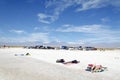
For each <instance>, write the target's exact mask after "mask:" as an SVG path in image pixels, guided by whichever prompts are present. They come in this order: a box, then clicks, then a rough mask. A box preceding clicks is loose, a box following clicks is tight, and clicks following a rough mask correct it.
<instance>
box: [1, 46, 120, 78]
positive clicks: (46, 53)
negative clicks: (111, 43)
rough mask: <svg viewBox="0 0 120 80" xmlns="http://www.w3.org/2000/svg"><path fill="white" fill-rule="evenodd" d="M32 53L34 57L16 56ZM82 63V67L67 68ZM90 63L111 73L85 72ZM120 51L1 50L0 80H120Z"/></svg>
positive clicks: (78, 65) (79, 65) (80, 65)
mask: <svg viewBox="0 0 120 80" xmlns="http://www.w3.org/2000/svg"><path fill="white" fill-rule="evenodd" d="M26 53H30V54H31V56H14V55H15V54H26ZM61 58H63V59H65V61H71V60H75V59H76V60H79V61H80V63H79V64H72V65H64V64H60V63H56V60H57V59H61ZM89 63H95V64H101V65H103V66H106V67H108V71H104V72H99V73H91V72H87V71H85V69H86V67H87V65H88V64H89ZM119 68H120V51H69V50H39V49H19V48H6V49H0V80H120V69H119Z"/></svg>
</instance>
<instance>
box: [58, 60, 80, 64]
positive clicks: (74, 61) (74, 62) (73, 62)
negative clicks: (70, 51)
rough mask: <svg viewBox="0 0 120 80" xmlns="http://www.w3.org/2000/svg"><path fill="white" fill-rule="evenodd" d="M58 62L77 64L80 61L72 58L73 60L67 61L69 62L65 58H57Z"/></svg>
mask: <svg viewBox="0 0 120 80" xmlns="http://www.w3.org/2000/svg"><path fill="white" fill-rule="evenodd" d="M56 63H63V64H77V63H80V61H77V60H72V61H67V62H65V60H64V59H58V60H56Z"/></svg>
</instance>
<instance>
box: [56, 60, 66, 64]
mask: <svg viewBox="0 0 120 80" xmlns="http://www.w3.org/2000/svg"><path fill="white" fill-rule="evenodd" d="M64 62H65V60H64V59H57V60H56V63H64Z"/></svg>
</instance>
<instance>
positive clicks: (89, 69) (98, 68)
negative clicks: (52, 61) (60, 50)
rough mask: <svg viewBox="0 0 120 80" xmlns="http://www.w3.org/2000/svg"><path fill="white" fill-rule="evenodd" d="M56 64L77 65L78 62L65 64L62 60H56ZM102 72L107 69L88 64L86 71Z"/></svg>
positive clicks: (73, 61)
mask: <svg viewBox="0 0 120 80" xmlns="http://www.w3.org/2000/svg"><path fill="white" fill-rule="evenodd" d="M56 63H63V64H77V63H80V61H77V60H72V61H68V62H65V60H64V59H57V60H56ZM104 70H107V67H103V66H102V65H96V64H88V66H87V69H86V71H90V72H92V73H93V72H102V71H104Z"/></svg>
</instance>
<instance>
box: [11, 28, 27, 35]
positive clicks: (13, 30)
mask: <svg viewBox="0 0 120 80" xmlns="http://www.w3.org/2000/svg"><path fill="white" fill-rule="evenodd" d="M9 31H10V32H13V33H17V34H22V33H25V31H24V30H15V29H12V30H9Z"/></svg>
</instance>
